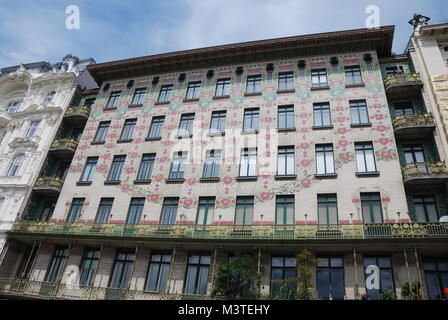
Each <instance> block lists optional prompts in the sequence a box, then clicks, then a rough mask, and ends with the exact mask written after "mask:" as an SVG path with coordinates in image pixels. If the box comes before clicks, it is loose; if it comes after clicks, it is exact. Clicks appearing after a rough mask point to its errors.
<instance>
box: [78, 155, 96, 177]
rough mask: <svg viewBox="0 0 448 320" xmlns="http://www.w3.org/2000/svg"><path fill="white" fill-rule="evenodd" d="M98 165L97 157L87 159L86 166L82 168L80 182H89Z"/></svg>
mask: <svg viewBox="0 0 448 320" xmlns="http://www.w3.org/2000/svg"><path fill="white" fill-rule="evenodd" d="M97 163H98V157H88V158H87V160H86V164H85V166H84V170H83V171H82V174H81V179H80V180H79V181H81V182H91V181H92V178H93V174H94V173H95V169H96V164H97Z"/></svg>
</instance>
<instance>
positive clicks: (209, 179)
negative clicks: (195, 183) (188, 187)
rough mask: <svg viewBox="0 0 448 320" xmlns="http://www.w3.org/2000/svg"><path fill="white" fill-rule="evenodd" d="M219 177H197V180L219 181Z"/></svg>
mask: <svg viewBox="0 0 448 320" xmlns="http://www.w3.org/2000/svg"><path fill="white" fill-rule="evenodd" d="M220 180H221V179H220V178H219V177H214V178H199V182H219V181H220Z"/></svg>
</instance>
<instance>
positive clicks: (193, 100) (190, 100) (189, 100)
mask: <svg viewBox="0 0 448 320" xmlns="http://www.w3.org/2000/svg"><path fill="white" fill-rule="evenodd" d="M197 101H199V98H194V99H185V100H184V102H197Z"/></svg>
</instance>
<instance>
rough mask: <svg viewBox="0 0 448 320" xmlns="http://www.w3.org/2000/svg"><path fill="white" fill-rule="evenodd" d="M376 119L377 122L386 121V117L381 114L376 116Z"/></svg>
mask: <svg viewBox="0 0 448 320" xmlns="http://www.w3.org/2000/svg"><path fill="white" fill-rule="evenodd" d="M375 119H376V120H383V119H384V115H383V114H381V113H379V114H376V115H375Z"/></svg>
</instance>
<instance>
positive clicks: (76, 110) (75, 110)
mask: <svg viewBox="0 0 448 320" xmlns="http://www.w3.org/2000/svg"><path fill="white" fill-rule="evenodd" d="M90 111H91V109H90V108H89V107H86V106H72V107H68V108H67V111H66V112H65V115H66V116H76V115H80V116H85V117H87V118H88V117H89V116H90Z"/></svg>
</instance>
